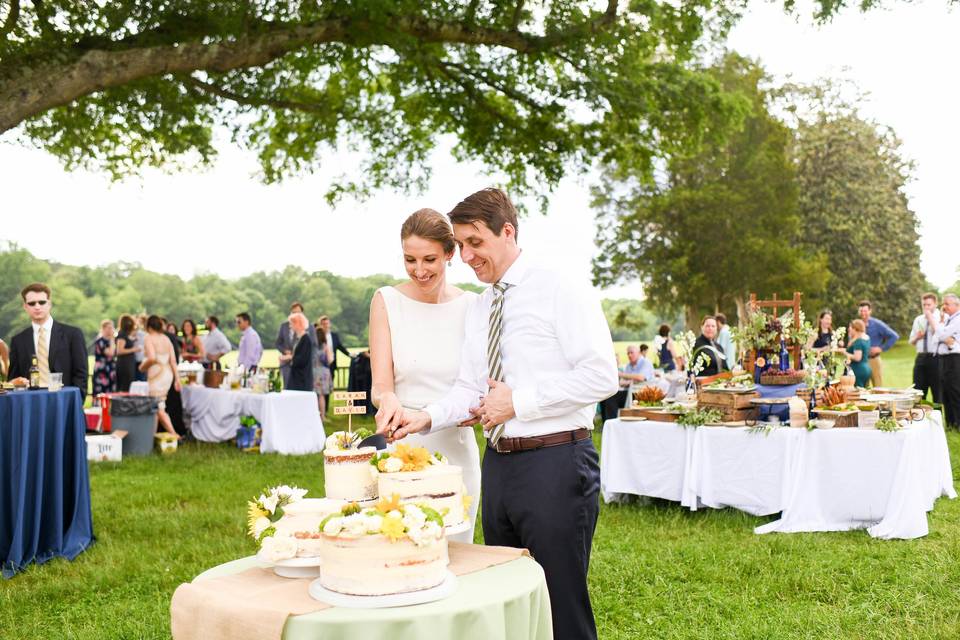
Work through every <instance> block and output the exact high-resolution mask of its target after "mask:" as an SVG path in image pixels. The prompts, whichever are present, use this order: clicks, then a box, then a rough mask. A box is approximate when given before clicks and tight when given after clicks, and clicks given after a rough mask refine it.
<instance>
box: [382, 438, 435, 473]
mask: <svg viewBox="0 0 960 640" xmlns="http://www.w3.org/2000/svg"><path fill="white" fill-rule="evenodd" d="M370 464H372V465H373V466H374V467H376V468H377V469H378V470H380V471H381V472H382V473H397V472H399V471H423V470H424V469H426V468H427V467H430V466H433V465H438V464H447V459H446V458H445V457H444V456H443V455H442V454H441V453H440V452H436V453H433V454H431V453H430V452H429V451H427V450H426V449H425V448H423V447H411V446H409V445H406V444H403V443H401V444H398V445H397V448H396V449H394V450H393V451H390V452H383V453H378V454H377V455H375V456H374V457H373V459H372V460H370Z"/></svg>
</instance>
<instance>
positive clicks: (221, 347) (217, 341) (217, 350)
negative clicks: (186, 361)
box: [203, 327, 233, 362]
mask: <svg viewBox="0 0 960 640" xmlns="http://www.w3.org/2000/svg"><path fill="white" fill-rule="evenodd" d="M232 348H233V347H232V346H231V344H230V341H229V340H228V339H227V336H225V335H224V334H223V331H220V328H219V327H217V328H216V329H213V330H211V331H210V333H208V334H207V335H205V336H204V337H203V350H204V351H205V352H206V353H213V354H220V355H223V354H225V353H230V350H231V349H232ZM204 360H206V361H207V362H209V360H207V359H206V358H204Z"/></svg>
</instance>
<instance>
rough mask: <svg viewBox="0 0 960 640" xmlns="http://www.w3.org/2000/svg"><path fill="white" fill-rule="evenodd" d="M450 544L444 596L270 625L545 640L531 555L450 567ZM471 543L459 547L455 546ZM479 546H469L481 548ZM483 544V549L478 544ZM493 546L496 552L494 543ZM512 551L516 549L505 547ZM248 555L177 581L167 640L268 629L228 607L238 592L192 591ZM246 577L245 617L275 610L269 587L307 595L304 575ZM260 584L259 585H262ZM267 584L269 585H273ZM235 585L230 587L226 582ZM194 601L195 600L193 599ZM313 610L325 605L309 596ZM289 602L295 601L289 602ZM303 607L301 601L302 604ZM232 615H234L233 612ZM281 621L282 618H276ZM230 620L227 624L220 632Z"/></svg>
mask: <svg viewBox="0 0 960 640" xmlns="http://www.w3.org/2000/svg"><path fill="white" fill-rule="evenodd" d="M457 547H458V544H457V543H452V544H451V545H450V557H451V570H452V571H454V572H455V573H458V575H457V585H456V590H455V591H454V593H453V594H452V595H450V596H448V597H447V598H444V599H442V600H438V601H435V602H430V603H426V604H418V605H412V606H406V607H392V608H384V609H362V610H360V609H351V608H341V607H327V608H322V609H321V610H316V611H313V612H311V613H302V614H300V615H289V617H286V613H285V612H284V617H283V618H281V621H280V623H279V625H276V629H282V636H278V637H282V638H283V640H307V639H312V638H324V639H325V640H355V639H356V638H364V639H365V640H420V639H422V638H457V639H458V640H551V639H552V638H553V626H552V622H551V615H550V597H549V595H548V593H547V583H546V579H545V577H544V574H543V569H542V568H541V567H540V565H539V564H537V563H536V562H535V561H534V560H533V559H532V558H530V557H528V556H523V557H512V556H511V557H508V558H503V559H501V560H497V561H498V562H502V563H501V564H496V565H495V566H487V567H486V568H481V569H479V570H476V571H473V572H470V573H465V574H464V573H460V572H459V571H458V570H455V568H454V565H455V564H457V563H458V561H457V555H458V553H459V552H458V551H457ZM466 547H474V545H462V547H461V548H466ZM483 549H485V547H482V546H481V545H476V550H477V551H480V552H482V550H483ZM486 549H489V547H488V548H486ZM492 549H494V550H498V549H502V548H497V547H494V548H492ZM512 551H517V550H512ZM257 566H258V563H257V560H256V559H255V558H253V557H249V558H243V559H240V560H234V561H233V562H228V563H226V564H222V565H220V566H217V567H214V568H213V569H209V570H207V571H205V572H204V573H202V574H200V575H199V576H197V578H195V579H194V581H193V583H192V584H189V585H181V587H180V588H179V589H178V590H177V593H175V594H174V597H173V601H172V603H171V630H172V635H173V637H174V640H192V639H193V638H204V640H213V639H217V640H221V639H222V640H228V639H229V638H240V637H243V638H256V639H259V638H268V637H271V635H272V633H273V631H272V630H271V629H269V628H268V627H269V625H263V628H259V629H254V628H253V627H255V626H257V625H256V622H255V621H253V622H251V623H249V624H247V623H240V621H237V620H236V618H237V617H238V616H235V615H234V610H239V609H244V610H247V611H248V613H249V606H250V605H249V604H248V603H247V602H245V601H243V600H244V597H245V596H244V594H243V593H242V591H240V592H239V593H240V595H237V593H238V592H237V591H235V592H234V593H233V594H231V595H230V596H229V597H223V598H217V597H215V596H214V597H207V596H208V595H209V593H210V592H209V591H203V590H200V591H197V590H195V589H194V588H195V587H198V586H199V587H200V588H201V589H203V585H198V583H199V582H201V581H204V580H206V579H210V578H224V577H226V576H231V574H233V577H234V578H236V579H237V580H240V579H241V577H240V576H241V572H256V569H255V568H256V567H257ZM261 571H262V572H266V573H262V574H260V575H255V576H251V578H256V579H258V580H260V583H259V587H258V588H259V590H260V591H261V592H262V593H263V594H264V596H263V597H262V598H261V599H260V600H259V601H258V604H257V605H255V606H260V607H261V608H262V609H261V611H260V612H258V613H257V614H254V615H253V616H252V617H253V618H255V619H256V620H259V619H267V618H269V617H270V616H271V615H272V614H274V613H276V612H275V611H272V610H269V609H270V608H272V607H269V606H268V605H265V604H263V603H264V602H265V601H266V600H268V599H270V598H271V597H276V596H277V590H280V589H291V588H292V589H294V590H295V591H298V592H300V591H302V592H303V594H305V593H306V592H307V589H308V587H309V584H310V582H311V579H308V578H299V579H290V578H279V577H276V576H273V575H272V573H269V571H270V570H269V569H264V570H261ZM265 582H266V585H265V584H264V583H265ZM274 583H275V584H274ZM226 588H228V589H235V590H236V589H237V585H236V584H232V585H229V586H227V587H226ZM194 599H196V600H199V599H202V600H203V602H194V601H193V600H194ZM314 604H315V605H317V606H316V608H318V609H320V608H321V607H326V605H323V604H322V603H319V602H316V601H314ZM293 606H295V605H293ZM305 608H309V604H308V605H307V607H305ZM238 615H239V614H238ZM284 621H285V623H284ZM231 623H235V624H234V626H235V628H234V629H228V628H226V627H229V626H230V625H231Z"/></svg>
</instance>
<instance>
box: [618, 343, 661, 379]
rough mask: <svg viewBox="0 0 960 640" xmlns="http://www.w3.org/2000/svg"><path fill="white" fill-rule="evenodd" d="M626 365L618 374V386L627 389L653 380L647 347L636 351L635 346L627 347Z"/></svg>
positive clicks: (643, 346) (644, 346)
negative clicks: (638, 383) (635, 384)
mask: <svg viewBox="0 0 960 640" xmlns="http://www.w3.org/2000/svg"><path fill="white" fill-rule="evenodd" d="M627 360H628V362H627V364H626V366H624V367H623V371H621V372H620V385H621V386H623V387H629V386H630V385H631V384H634V383H637V382H650V381H651V380H653V363H652V362H650V360H648V359H647V345H645V344H642V345H640V348H639V349H638V348H637V347H636V346H635V345H630V346H629V347H627Z"/></svg>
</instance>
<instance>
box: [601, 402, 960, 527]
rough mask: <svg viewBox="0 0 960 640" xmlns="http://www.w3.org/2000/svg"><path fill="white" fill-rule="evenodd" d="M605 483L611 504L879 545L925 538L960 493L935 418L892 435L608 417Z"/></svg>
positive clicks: (603, 457)
mask: <svg viewBox="0 0 960 640" xmlns="http://www.w3.org/2000/svg"><path fill="white" fill-rule="evenodd" d="M600 483H601V491H602V493H603V497H604V500H605V501H607V502H611V501H614V500H617V499H619V498H620V497H621V496H622V495H623V494H634V495H641V496H651V497H657V498H664V499H667V500H673V501H676V502H679V503H680V504H681V505H683V506H685V507H687V508H689V509H692V510H696V509H698V508H700V507H713V508H723V507H734V508H736V509H740V510H741V511H746V512H747V513H751V514H754V515H758V516H762V515H771V514H775V513H781V512H782V515H781V517H780V519H779V520H776V521H774V522H770V523H768V524H765V525H763V526H759V527H757V528H756V529H755V530H754V531H755V532H756V533H768V532H772V531H779V532H798V531H846V530H850V529H862V528H866V529H867V531H868V533H869V534H870V535H871V536H873V537H876V538H918V537H921V536H925V535H926V534H927V533H928V525H927V516H926V513H927V511H931V510H932V509H933V505H934V502H935V501H936V499H937V498H939V497H941V496H947V497H949V498H955V497H956V495H957V494H956V491H955V490H954V487H953V472H952V470H951V467H950V453H949V450H948V449H947V440H946V435H945V434H944V430H943V422H942V418H941V415H940V414H939V413H938V412H933V413H931V414H929V416H928V417H927V418H926V419H925V420H924V421H923V422H917V423H913V424H912V425H911V426H909V427H907V428H905V429H903V430H900V431H897V432H894V433H887V432H883V431H876V430H870V429H836V428H835V429H828V430H820V429H817V430H814V431H809V432H808V431H807V430H806V429H792V428H789V427H780V428H776V429H773V430H771V431H770V432H769V433H767V434H764V433H762V432H751V430H750V429H749V428H748V427H735V428H731V427H699V428H684V427H681V426H679V425H676V424H672V423H664V422H625V421H621V420H609V421H607V422H606V423H605V424H604V429H603V447H602V450H601V462H600Z"/></svg>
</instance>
